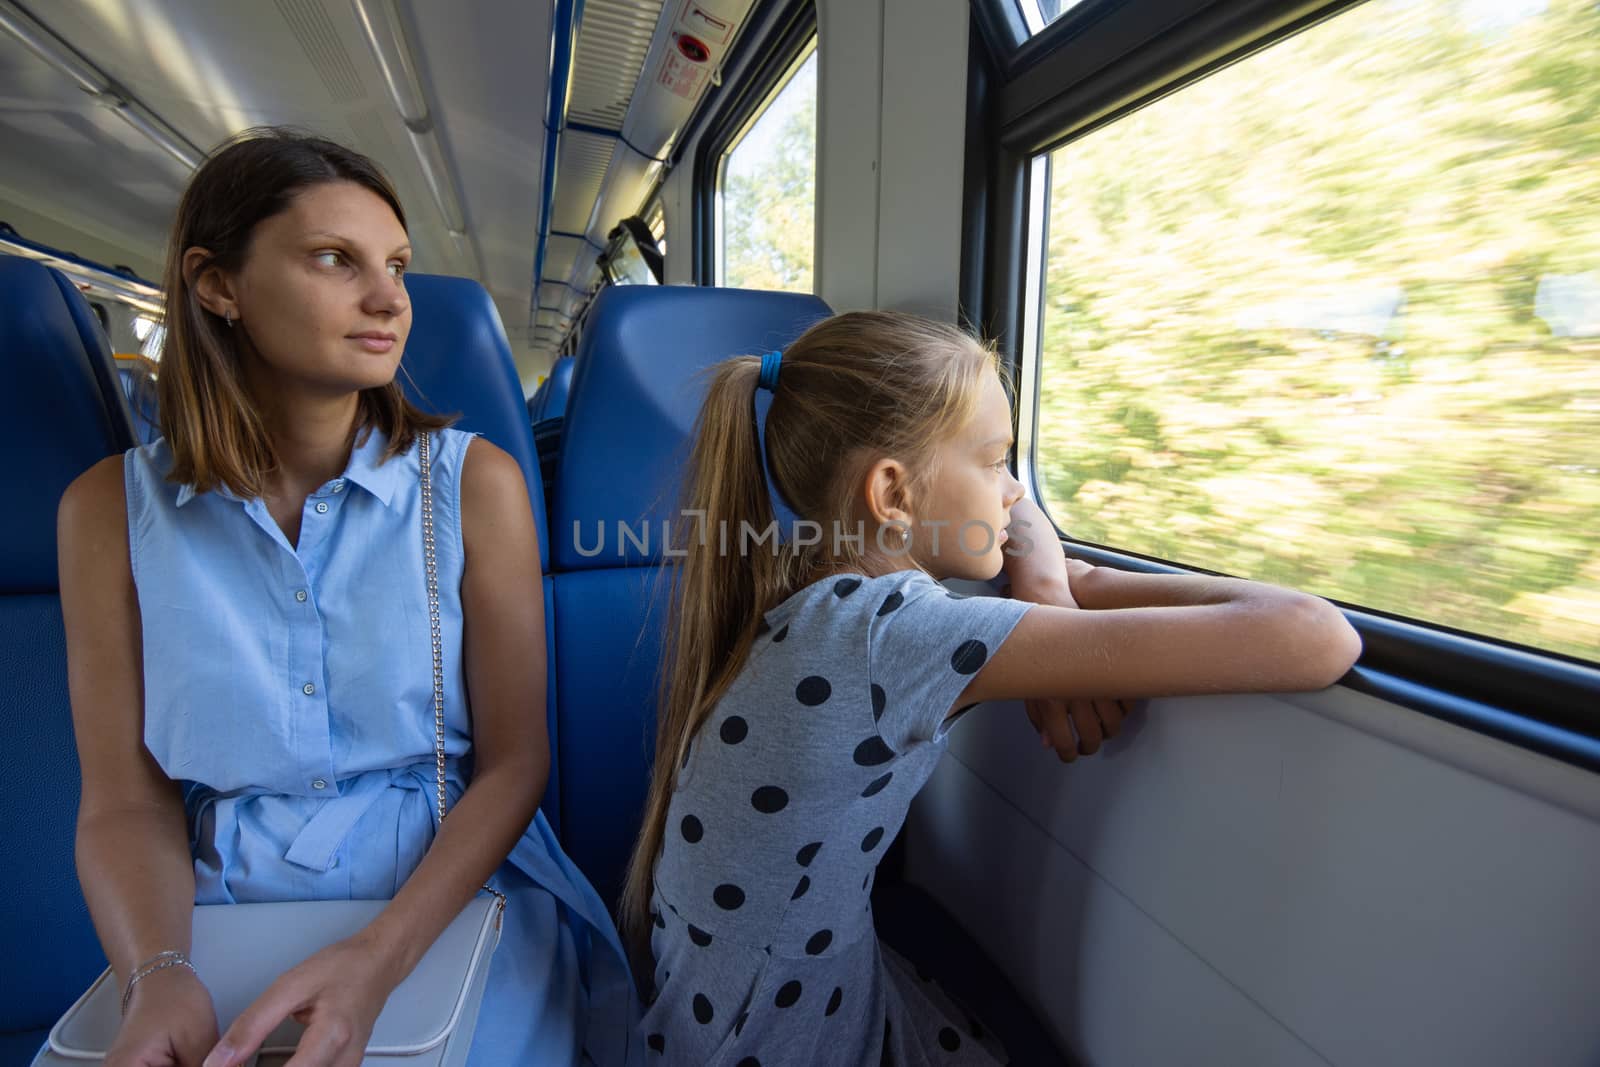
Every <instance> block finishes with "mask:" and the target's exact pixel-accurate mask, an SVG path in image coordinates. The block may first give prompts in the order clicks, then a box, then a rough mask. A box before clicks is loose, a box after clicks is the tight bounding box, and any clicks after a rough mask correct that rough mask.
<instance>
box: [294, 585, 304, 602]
mask: <svg viewBox="0 0 1600 1067" xmlns="http://www.w3.org/2000/svg"><path fill="white" fill-rule="evenodd" d="M294 598H295V599H296V600H298V601H300V603H302V604H304V603H305V602H306V591H305V590H304V589H296V590H295V591H294Z"/></svg>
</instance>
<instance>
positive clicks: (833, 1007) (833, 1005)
mask: <svg viewBox="0 0 1600 1067" xmlns="http://www.w3.org/2000/svg"><path fill="white" fill-rule="evenodd" d="M843 1002H844V990H843V989H840V988H839V987H838V986H835V987H834V989H833V996H831V997H829V998H828V1008H827V1010H826V1011H824V1012H823V1013H822V1014H824V1015H832V1014H833V1013H834V1012H836V1011H838V1010H839V1005H840V1004H842V1003H843Z"/></svg>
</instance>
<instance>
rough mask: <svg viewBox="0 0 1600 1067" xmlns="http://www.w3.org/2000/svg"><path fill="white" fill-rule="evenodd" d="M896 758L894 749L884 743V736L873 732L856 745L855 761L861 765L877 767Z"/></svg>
mask: <svg viewBox="0 0 1600 1067" xmlns="http://www.w3.org/2000/svg"><path fill="white" fill-rule="evenodd" d="M892 759H894V749H892V748H890V747H889V746H888V745H886V744H884V742H883V738H881V737H879V736H878V735H877V734H873V735H872V736H871V737H869V738H867V739H866V740H865V741H863V742H861V743H860V744H859V745H857V746H856V754H855V761H856V764H857V765H858V766H861V767H876V766H878V764H880V763H888V762H889V761H890V760H892Z"/></svg>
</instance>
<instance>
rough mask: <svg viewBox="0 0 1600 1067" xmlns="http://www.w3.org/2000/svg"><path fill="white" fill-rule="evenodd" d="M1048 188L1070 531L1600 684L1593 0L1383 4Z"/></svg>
mask: <svg viewBox="0 0 1600 1067" xmlns="http://www.w3.org/2000/svg"><path fill="white" fill-rule="evenodd" d="M1050 162H1051V181H1050V214H1049V234H1048V248H1047V256H1048V264H1047V268H1046V275H1045V296H1044V299H1045V307H1044V309H1043V340H1042V349H1043V351H1042V357H1043V367H1042V374H1041V379H1040V382H1041V384H1040V425H1039V428H1038V434H1037V452H1036V463H1037V467H1038V473H1039V479H1040V485H1041V487H1042V489H1043V491H1044V495H1045V498H1046V505H1047V507H1048V509H1049V511H1050V514H1051V517H1052V518H1053V519H1054V520H1055V521H1056V522H1057V523H1058V524H1059V525H1060V526H1061V527H1062V529H1063V530H1065V531H1066V532H1067V533H1068V534H1069V535H1071V536H1072V537H1074V538H1077V539H1079V540H1083V541H1087V542H1092V543H1096V544H1102V545H1106V546H1111V547H1116V548H1122V549H1128V550H1131V551H1134V552H1138V553H1141V554H1145V555H1149V556H1155V557H1159V558H1162V559H1167V560H1171V561H1175V562H1179V563H1188V564H1193V565H1196V566H1199V567H1203V568H1206V569H1209V570H1215V571H1220V572H1223V573H1228V574H1234V575H1239V576H1242V577H1248V578H1255V579H1260V580H1264V581H1270V582H1276V583H1279V584H1282V585H1287V586H1294V587H1297V588H1300V589H1305V590H1308V591H1310V592H1314V593H1317V594H1320V595H1323V596H1328V597H1331V598H1334V599H1336V600H1340V601H1344V602H1346V603H1349V604H1353V605H1360V606H1365V607H1371V608H1376V609H1378V610H1381V611H1384V612H1389V613H1392V614H1396V615H1400V616H1405V617H1410V618H1414V619H1420V620H1425V621H1428V622H1433V623H1438V624H1442V625H1445V626H1449V627H1453V628H1456V629H1460V630H1465V631H1470V632H1473V633H1477V634H1482V635H1486V636H1489V637H1493V638H1497V639H1501V640H1504V641H1508V642H1513V643H1517V644H1523V645H1529V646H1533V647H1537V648H1540V649H1546V650H1551V651H1556V652H1561V653H1565V654H1568V655H1571V656H1574V657H1578V658H1580V659H1584V660H1597V659H1600V4H1596V3H1595V0H1369V2H1368V3H1365V4H1362V5H1360V6H1359V7H1356V8H1353V9H1351V10H1350V11H1348V12H1346V13H1344V14H1342V15H1339V16H1336V17H1335V18H1333V19H1332V20H1330V21H1328V22H1325V23H1322V24H1320V25H1318V26H1315V27H1313V28H1311V29H1309V30H1307V31H1306V32H1304V33H1301V34H1299V35H1298V36H1296V37H1293V38H1291V39H1289V40H1286V41H1283V42H1281V43H1279V44H1277V45H1274V46H1272V47H1270V48H1268V49H1266V50H1264V51H1262V52H1260V53H1258V54H1256V55H1254V56H1252V57H1250V58H1247V59H1245V60H1243V61H1241V62H1239V63H1237V64H1235V65H1233V66H1231V67H1229V68H1227V69H1225V70H1223V71H1221V72H1219V73H1217V74H1215V75H1213V76H1211V77H1209V78H1206V79H1204V80H1202V81H1200V82H1197V83H1196V84H1194V85H1191V86H1189V87H1187V88H1184V89H1182V90H1179V91H1178V92H1176V93H1174V94H1173V95H1171V96H1168V97H1166V98H1164V99H1161V100H1158V101H1156V102H1155V103H1153V104H1151V105H1149V106H1147V107H1145V108H1143V109H1142V110H1139V111H1137V112H1135V113H1133V114H1132V115H1130V116H1127V117H1125V118H1122V119H1120V120H1118V121H1116V122H1113V123H1111V124H1109V125H1107V126H1105V127H1104V128H1102V129H1099V130H1096V131H1094V132H1091V133H1089V134H1088V135H1086V136H1084V137H1082V138H1081V139H1079V140H1077V141H1075V142H1072V143H1069V144H1068V145H1066V146H1065V147H1063V148H1061V149H1059V150H1057V151H1056V152H1054V153H1053V154H1052V156H1051V161H1050Z"/></svg>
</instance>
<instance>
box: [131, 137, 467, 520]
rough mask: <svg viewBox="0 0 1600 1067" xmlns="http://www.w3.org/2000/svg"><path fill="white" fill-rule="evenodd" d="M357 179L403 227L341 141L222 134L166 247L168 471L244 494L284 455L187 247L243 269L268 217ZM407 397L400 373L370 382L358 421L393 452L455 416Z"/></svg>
mask: <svg viewBox="0 0 1600 1067" xmlns="http://www.w3.org/2000/svg"><path fill="white" fill-rule="evenodd" d="M330 182H354V183H355V184H357V185H360V186H362V187H364V188H366V189H368V190H370V191H372V192H373V193H374V194H376V195H377V196H379V197H380V198H382V199H383V201H384V202H385V203H386V204H388V205H389V207H390V208H392V209H393V210H394V215H395V218H396V219H398V220H399V221H400V226H401V228H402V229H404V228H405V225H406V215H405V211H404V209H402V208H401V207H400V198H399V196H397V195H396V194H395V191H394V186H393V185H391V184H390V183H389V179H388V178H387V177H385V176H384V174H383V172H382V171H381V170H379V169H378V166H377V164H376V163H374V162H372V160H370V159H368V158H367V157H366V156H363V155H361V154H360V153H359V152H353V151H351V150H350V149H348V148H345V147H343V146H342V145H337V144H334V143H333V142H332V141H327V140H323V139H322V138H320V137H314V136H312V135H310V134H307V133H302V132H300V131H297V130H290V129H284V128H281V127H272V126H263V127H255V128H253V129H248V130H245V131H243V132H242V133H240V134H239V135H238V136H236V137H234V138H232V139H231V140H229V141H228V142H226V143H224V144H223V145H222V146H221V147H219V148H218V149H216V150H215V151H214V152H212V153H211V155H210V156H209V157H207V159H206V161H205V162H204V163H203V164H201V166H200V169H199V170H197V171H195V174H194V177H193V178H191V179H190V181H189V187H188V189H187V190H185V191H184V194H183V200H182V202H181V203H180V204H179V205H178V218H177V222H176V223H175V224H174V226H173V229H172V243H171V245H170V247H169V248H168V250H167V264H166V271H165V274H164V275H163V284H164V285H165V287H166V294H167V314H166V328H167V340H166V344H165V346H164V348H163V351H162V356H161V373H160V374H159V375H158V376H157V379H156V392H157V396H158V398H159V401H160V423H161V433H162V436H164V437H165V438H166V439H167V446H168V447H169V448H171V450H172V456H173V465H172V471H171V473H170V474H169V476H168V477H169V478H170V479H171V480H172V481H174V482H179V483H188V484H191V485H193V486H194V488H195V490H196V491H197V492H202V493H203V492H208V491H210V490H212V489H216V488H218V487H219V486H221V487H225V488H227V489H228V490H229V491H230V492H232V493H234V494H235V495H237V496H240V497H244V498H246V499H248V498H251V497H257V496H260V495H261V493H262V487H263V483H264V479H265V476H266V475H267V473H268V472H270V471H272V470H274V469H275V468H276V467H277V464H278V458H277V455H276V453H275V451H274V449H273V445H272V438H271V436H270V435H269V434H268V433H267V431H266V427H265V426H264V425H263V424H262V421H261V417H260V414H259V412H258V410H257V406H256V403H255V401H254V400H253V398H252V397H251V396H250V391H249V388H248V386H247V385H246V382H245V378H244V374H243V370H242V367H241V363H240V352H239V341H240V333H241V331H240V330H239V328H238V327H230V326H229V325H228V324H227V323H225V322H224V320H223V318H222V317H221V316H219V315H215V314H213V313H211V312H210V311H208V310H206V308H205V307H204V306H203V305H202V304H201V303H200V300H199V297H198V296H197V295H196V293H195V291H194V286H193V285H192V284H191V281H192V276H190V275H186V274H185V271H184V265H183V260H184V253H185V252H187V251H188V250H189V249H191V248H203V249H205V250H206V252H207V253H208V258H207V259H206V260H205V261H204V263H203V264H201V265H200V266H199V268H198V269H196V270H194V271H193V276H198V274H199V273H200V271H202V270H205V269H207V268H209V267H217V268H220V269H221V270H224V271H228V272H233V271H237V270H239V269H240V268H241V267H242V266H243V265H244V261H245V257H246V256H247V255H248V254H249V251H250V238H251V236H252V235H253V234H254V232H255V228H256V226H257V224H259V223H260V222H261V221H262V220H264V219H268V218H271V217H272V216H274V215H276V214H278V213H279V212H281V211H284V210H285V209H287V208H288V206H289V204H290V202H291V201H292V200H293V199H294V198H295V197H296V196H298V195H299V194H300V193H302V192H304V191H305V190H306V189H308V188H310V187H312V186H315V185H323V184H327V183H330ZM449 423H450V420H449V419H448V418H442V417H439V416H435V415H430V414H427V413H426V412H423V411H422V410H421V409H419V408H417V407H416V406H414V405H413V404H412V403H411V402H410V401H408V400H407V399H406V398H405V394H404V393H402V392H401V390H400V386H399V384H398V383H397V382H393V381H391V382H389V383H388V384H386V385H382V386H377V387H375V388H371V389H363V390H362V391H361V397H360V402H359V408H358V412H357V416H356V425H355V427H354V430H355V432H356V433H357V434H360V433H364V432H366V431H369V430H372V429H377V430H381V431H382V432H383V433H384V434H385V435H386V436H387V437H388V447H387V449H386V451H385V458H387V457H389V456H396V455H399V454H401V453H403V452H406V451H408V450H409V449H410V448H411V445H412V442H413V441H414V440H415V439H416V435H417V433H418V432H420V431H423V430H436V429H440V428H442V427H444V426H447V425H449Z"/></svg>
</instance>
